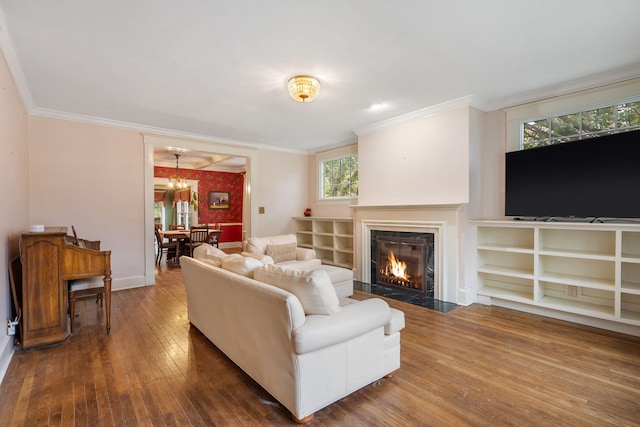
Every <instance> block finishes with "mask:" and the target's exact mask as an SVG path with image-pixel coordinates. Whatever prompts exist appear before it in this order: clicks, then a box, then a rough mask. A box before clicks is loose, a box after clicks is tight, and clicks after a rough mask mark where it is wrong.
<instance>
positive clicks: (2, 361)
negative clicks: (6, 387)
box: [0, 335, 14, 384]
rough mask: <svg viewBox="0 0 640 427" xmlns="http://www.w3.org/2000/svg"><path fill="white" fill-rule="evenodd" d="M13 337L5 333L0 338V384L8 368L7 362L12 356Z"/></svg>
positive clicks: (9, 361)
mask: <svg viewBox="0 0 640 427" xmlns="http://www.w3.org/2000/svg"><path fill="white" fill-rule="evenodd" d="M13 353H14V351H13V337H12V336H9V335H5V336H4V337H2V338H0V384H1V383H2V380H4V376H5V374H6V373H7V369H9V363H11V359H12V358H13Z"/></svg>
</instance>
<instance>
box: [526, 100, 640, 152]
mask: <svg viewBox="0 0 640 427" xmlns="http://www.w3.org/2000/svg"><path fill="white" fill-rule="evenodd" d="M634 129H640V101H634V102H626V103H620V104H615V105H611V106H608V107H601V108H596V109H593V110H588V111H580V112H577V113H571V114H566V115H564V116H555V117H548V118H544V119H541V120H536V121H531V122H527V123H524V128H523V139H522V141H523V146H522V148H523V149H527V148H536V147H543V146H545V145H553V144H559V143H563V142H568V141H575V140H578V139H586V138H593V137H597V136H602V135H608V134H612V133H618V132H625V131H628V130H634Z"/></svg>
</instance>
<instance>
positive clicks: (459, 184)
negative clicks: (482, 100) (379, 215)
mask: <svg viewBox="0 0 640 427" xmlns="http://www.w3.org/2000/svg"><path fill="white" fill-rule="evenodd" d="M358 159H359V163H360V164H359V166H360V169H359V172H360V177H359V185H360V188H359V197H358V204H359V205H403V204H405V205H416V204H463V203H468V201H469V108H468V107H465V108H458V109H455V110H452V111H447V112H442V113H439V114H435V115H430V116H427V117H423V118H420V119H414V120H411V121H409V122H405V123H401V124H397V125H395V126H391V127H388V128H385V129H382V130H380V131H377V132H372V133H369V134H366V135H362V136H360V137H359V139H358Z"/></svg>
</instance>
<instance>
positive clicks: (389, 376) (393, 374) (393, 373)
mask: <svg viewBox="0 0 640 427" xmlns="http://www.w3.org/2000/svg"><path fill="white" fill-rule="evenodd" d="M397 372H398V370H397V369H396V370H395V371H393V372H389V373H388V374H387V375H385V376H384V377H383V378H393V377H395V376H396V373H397Z"/></svg>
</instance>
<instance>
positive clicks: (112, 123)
mask: <svg viewBox="0 0 640 427" xmlns="http://www.w3.org/2000/svg"><path fill="white" fill-rule="evenodd" d="M28 113H29V114H30V115H32V116H40V117H47V118H52V119H60V120H68V121H72V122H79V123H87V124H92V125H98V126H107V127H113V128H120V129H129V130H135V131H138V132H140V133H143V134H153V135H159V136H166V137H171V138H178V139H189V140H196V141H202V142H212V143H219V144H226V145H231V146H236V147H243V148H253V149H263V150H269V151H280V152H287V153H292V154H305V155H306V154H308V153H307V152H306V151H300V150H290V149H285V148H279V147H275V146H270V145H265V144H258V143H255V142H246V141H237V140H233V139H228V138H218V137H212V136H209V135H202V134H196V133H191V132H182V131H177V130H173V129H166V128H160V127H156V126H148V125H141V124H138V123H131V122H124V121H120V120H112V119H104V118H101V117H94V116H86V115H83V114H76V113H68V112H65V111H59V110H50V109H47V108H37V107H36V108H32V109H31V110H30V111H29V112H28Z"/></svg>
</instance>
